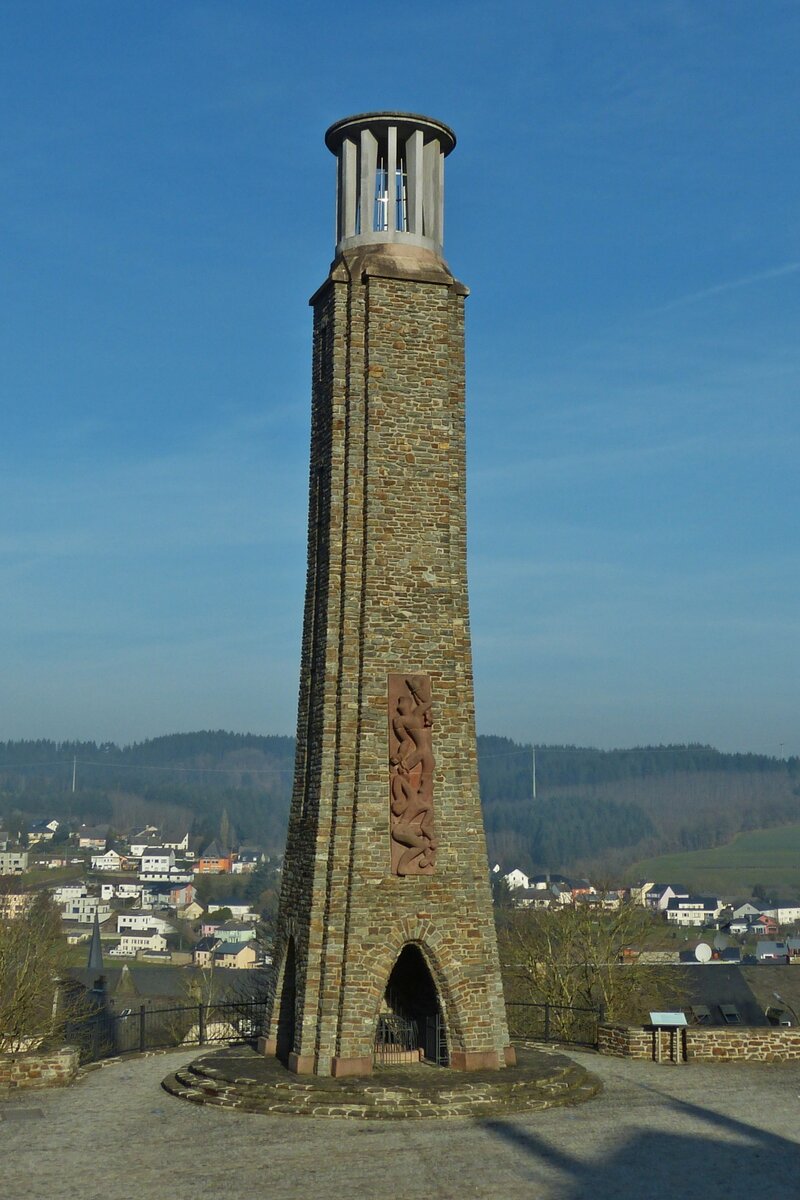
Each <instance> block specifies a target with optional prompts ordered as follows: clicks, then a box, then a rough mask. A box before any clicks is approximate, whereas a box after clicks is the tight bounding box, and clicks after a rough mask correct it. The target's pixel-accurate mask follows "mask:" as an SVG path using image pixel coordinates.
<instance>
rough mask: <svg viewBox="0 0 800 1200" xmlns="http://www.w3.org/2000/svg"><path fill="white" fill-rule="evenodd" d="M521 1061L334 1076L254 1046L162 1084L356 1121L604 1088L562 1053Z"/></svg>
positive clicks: (494, 1111) (240, 1103) (487, 1112)
mask: <svg viewBox="0 0 800 1200" xmlns="http://www.w3.org/2000/svg"><path fill="white" fill-rule="evenodd" d="M516 1050H517V1065H516V1066H515V1067H506V1069H505V1070H502V1071H469V1072H467V1073H465V1072H463V1071H451V1070H450V1069H449V1068H447V1067H433V1066H427V1065H425V1064H423V1063H419V1064H414V1065H410V1066H395V1067H380V1066H376V1067H375V1071H374V1074H373V1075H365V1076H361V1077H354V1078H345V1079H331V1078H326V1077H323V1076H317V1075H314V1076H311V1075H293V1074H292V1073H291V1072H290V1071H287V1070H286V1068H285V1067H284V1066H283V1065H282V1064H281V1063H279V1062H278V1060H277V1059H276V1058H264V1057H263V1056H261V1055H259V1054H257V1053H256V1052H255V1050H254V1049H252V1048H251V1047H250V1046H230V1047H226V1048H225V1049H221V1050H215V1051H212V1052H211V1053H207V1054H203V1055H201V1056H200V1057H199V1058H196V1059H194V1061H193V1062H191V1063H189V1064H188V1065H187V1066H185V1067H182V1068H181V1069H180V1070H178V1071H176V1072H175V1073H174V1074H173V1075H168V1076H167V1078H166V1079H164V1080H163V1082H162V1085H161V1086H162V1087H163V1088H164V1089H165V1090H166V1091H168V1092H169V1093H170V1094H171V1095H173V1096H178V1097H180V1099H182V1100H190V1101H192V1102H193V1103H195V1104H218V1105H221V1106H222V1107H224V1108H238V1109H240V1110H241V1111H242V1112H262V1113H280V1114H283V1115H287V1114H291V1115H295V1116H309V1117H350V1118H354V1119H365V1120H372V1119H376V1118H377V1119H381V1118H384V1119H386V1118H389V1119H396V1118H399V1117H402V1118H417V1119H419V1118H422V1117H487V1116H498V1115H500V1114H503V1113H512V1112H531V1111H535V1110H538V1109H544V1108H553V1107H554V1106H556V1105H566V1104H580V1103H581V1102H582V1101H584V1100H590V1099H591V1098H592V1097H593V1096H596V1095H597V1094H598V1093H599V1092H600V1091H602V1086H603V1085H602V1084H601V1082H600V1080H599V1079H597V1078H596V1077H595V1076H594V1075H591V1074H590V1073H589V1072H588V1071H586V1070H584V1068H583V1067H579V1066H578V1065H577V1063H574V1062H573V1061H572V1060H571V1059H569V1058H567V1057H566V1055H563V1054H553V1053H550V1052H549V1051H544V1050H539V1049H534V1048H533V1047H531V1046H524V1045H523V1046H517V1047H516Z"/></svg>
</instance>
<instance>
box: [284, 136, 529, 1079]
mask: <svg viewBox="0 0 800 1200" xmlns="http://www.w3.org/2000/svg"><path fill="white" fill-rule="evenodd" d="M325 141H326V144H327V146H328V149H329V150H331V152H332V153H333V154H334V155H335V156H336V161H337V243H336V256H335V259H334V262H333V265H332V267H331V270H330V273H329V275H328V277H327V279H326V280H325V282H324V283H323V285H322V287H321V288H320V289H319V291H318V292H316V293H315V295H314V296H313V297H312V299H311V305H312V307H313V310H314V351H313V387H312V425H311V472H310V486H309V531H308V578H307V586H306V601H305V620H304V629H303V643H302V661H301V674H300V700H299V712H298V724H297V758H296V763H295V780H294V793H293V798H292V808H291V815H290V819H289V833H288V841H287V848H286V858H285V867H284V876H283V886H282V891H281V901H280V911H279V916H278V922H277V931H276V944H275V963H276V967H277V971H278V975H277V985H276V994H275V999H274V1002H273V1005H272V1012H271V1016H270V1019H269V1022H268V1026H267V1030H266V1036H265V1038H264V1039H262V1049H264V1051H265V1052H266V1053H275V1054H277V1055H278V1056H279V1057H280V1058H282V1059H283V1061H284V1062H286V1064H287V1065H288V1066H289V1068H290V1069H291V1070H293V1071H297V1072H299V1073H316V1074H320V1075H330V1074H333V1075H345V1074H364V1073H368V1072H369V1071H371V1069H372V1063H373V1053H374V1047H375V1043H376V1030H378V1029H381V1030H383V1031H386V1030H389V1036H390V1037H393V1036H394V1033H393V1032H392V1031H394V1030H396V1029H398V1028H402V1029H404V1030H408V1029H409V1028H411V1029H413V1030H414V1031H416V1037H417V1039H418V1041H419V1044H420V1046H422V1047H423V1048H424V1049H425V1052H426V1055H427V1057H429V1058H433V1059H435V1060H436V1061H439V1062H449V1064H450V1066H452V1067H454V1068H457V1069H462V1070H469V1069H473V1068H479V1067H483V1068H485V1067H502V1066H505V1065H506V1064H507V1063H508V1062H510V1061H513V1051H512V1050H511V1049H510V1047H509V1045H508V1032H507V1028H506V1019H505V1008H504V1004H503V993H502V987H501V981H500V970H499V964H498V957H497V945H496V940H495V931H494V922H493V917H492V904H491V894H490V888H489V880H488V866H487V858H486V846H485V841H484V833H483V824H482V819H481V809H480V801H479V795H478V771H477V757H476V742H475V718H474V703H473V686H472V661H471V650H470V634H469V614H468V604H467V575H466V514H465V451H464V299H465V297H466V295H467V289H466V288H465V287H464V285H463V284H461V283H459V282H458V281H457V280H456V279H455V278H454V277H453V275H452V274H451V273H450V270H449V268H448V267H447V265H446V263H445V261H444V259H443V257H442V240H443V215H444V203H443V202H444V160H445V158H446V157H447V155H448V154H449V153H450V152H451V151H452V149H453V147H454V146H455V135H454V134H453V132H452V131H451V130H450V129H448V128H447V126H445V125H442V124H440V123H439V122H438V121H433V120H431V119H430V118H428V117H420V116H415V115H412V114H409V113H385V112H380V113H366V114H362V115H360V116H355V117H349V118H347V119H345V120H343V121H338V122H337V123H336V124H335V125H333V126H331V128H330V129H329V130H328V132H327V134H326V136H325Z"/></svg>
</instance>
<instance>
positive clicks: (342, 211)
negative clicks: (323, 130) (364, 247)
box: [339, 138, 358, 240]
mask: <svg viewBox="0 0 800 1200" xmlns="http://www.w3.org/2000/svg"><path fill="white" fill-rule="evenodd" d="M339 163H340V184H339V238H340V240H341V239H342V238H348V237H353V235H354V234H355V232H356V195H357V190H358V181H357V172H358V150H357V148H356V144H355V142H354V141H351V139H350V138H345V140H344V141H343V142H342V148H341V150H340V152H339Z"/></svg>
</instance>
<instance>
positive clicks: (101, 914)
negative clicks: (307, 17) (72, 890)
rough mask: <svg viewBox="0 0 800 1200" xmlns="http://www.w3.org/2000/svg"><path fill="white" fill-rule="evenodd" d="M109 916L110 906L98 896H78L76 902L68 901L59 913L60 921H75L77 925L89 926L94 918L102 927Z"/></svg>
mask: <svg viewBox="0 0 800 1200" xmlns="http://www.w3.org/2000/svg"><path fill="white" fill-rule="evenodd" d="M110 916H111V905H110V904H106V903H105V902H104V901H103V900H101V899H100V897H99V896H79V897H78V899H77V900H70V901H68V902H67V903H66V904H65V905H64V907H63V909H62V911H61V917H62V920H64V921H77V922H78V924H79V925H91V924H92V923H93V922H94V919H95V917H97V919H98V921H99V922H100V924H101V925H102V923H103V921H107V920H108V918H109V917H110Z"/></svg>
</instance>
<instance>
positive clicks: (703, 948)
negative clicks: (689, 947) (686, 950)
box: [694, 942, 711, 963]
mask: <svg viewBox="0 0 800 1200" xmlns="http://www.w3.org/2000/svg"><path fill="white" fill-rule="evenodd" d="M694 956H695V958H696V959H697V961H698V962H699V963H707V962H711V947H710V946H709V944H708V942H698V943H697V945H696V946H695V948H694Z"/></svg>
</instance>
